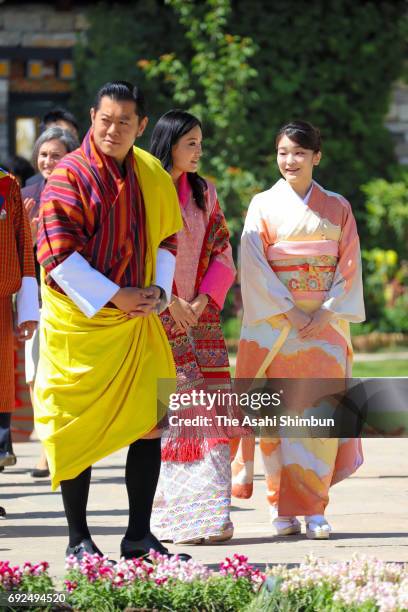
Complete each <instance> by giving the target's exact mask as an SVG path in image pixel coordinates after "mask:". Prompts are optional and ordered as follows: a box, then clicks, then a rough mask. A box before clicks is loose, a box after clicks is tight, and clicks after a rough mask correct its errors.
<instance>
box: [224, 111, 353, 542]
mask: <svg viewBox="0 0 408 612" xmlns="http://www.w3.org/2000/svg"><path fill="white" fill-rule="evenodd" d="M276 148H277V163H278V166H279V170H280V172H281V174H282V176H283V178H281V179H280V180H279V181H278V182H277V183H275V185H273V187H272V188H271V189H269V190H268V191H265V192H263V193H260V194H258V195H256V196H255V197H254V199H253V200H252V202H251V204H250V206H249V209H248V214H247V217H246V221H245V227H244V231H243V234H242V242H241V260H242V270H241V287H242V297H243V306H244V317H243V326H242V331H241V338H240V343H239V348H238V356H237V369H236V376H237V377H240V378H248V379H254V378H257V377H265V378H316V379H317V378H345V377H347V376H351V362H352V347H351V341H350V331H349V323H350V322H360V321H363V320H364V317H365V314H364V302H363V287H362V278H361V258H360V247H359V238H358V234H357V228H356V223H355V220H354V216H353V213H352V209H351V206H350V204H349V203H348V201H347V200H346V199H345V198H344V197H342V196H341V195H339V194H337V193H333V192H331V191H327V190H326V189H324V188H323V187H321V186H320V185H319V184H318V183H316V182H315V181H314V180H313V179H312V173H313V169H314V167H315V166H317V165H318V164H319V162H320V159H321V143H320V134H319V131H318V130H317V129H316V128H315V127H313V126H312V125H311V124H309V123H307V122H303V121H296V122H293V123H289V124H287V125H285V126H284V127H282V129H281V130H280V131H279V133H278V135H277V138H276ZM254 450H255V441H254V439H253V438H252V439H251V438H243V439H242V440H241V442H240V443H239V446H238V450H237V452H236V455H235V459H234V461H233V464H232V474H233V487H232V493H233V495H234V496H236V497H241V498H248V497H250V495H251V494H252V481H253V459H254ZM260 450H261V454H262V459H263V465H264V470H265V475H266V483H267V499H268V502H269V504H270V509H271V517H272V522H273V525H274V528H275V530H276V533H277V534H278V535H291V534H296V533H300V531H301V524H300V522H299V520H298V519H297V516H299V515H303V516H304V517H305V523H306V535H307V536H308V537H309V538H319V539H326V538H328V537H329V534H330V531H331V527H330V525H329V523H328V522H327V520H326V518H325V516H324V515H325V509H326V506H327V504H328V501H329V487H330V486H331V485H332V484H334V483H336V482H339V481H340V480H342V479H344V478H346V477H347V476H348V475H350V474H351V473H353V472H354V471H355V470H356V469H357V468H358V467H359V466H360V465H361V463H362V452H361V443H360V440H359V439H340V440H339V439H334V438H331V439H322V438H308V439H300V438H273V439H271V438H270V439H265V438H264V439H262V438H261V440H260Z"/></svg>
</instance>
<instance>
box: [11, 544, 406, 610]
mask: <svg viewBox="0 0 408 612" xmlns="http://www.w3.org/2000/svg"><path fill="white" fill-rule="evenodd" d="M152 558H153V562H152V563H151V564H149V563H146V562H145V561H142V560H138V559H134V560H132V561H125V560H123V559H122V560H121V561H120V562H119V563H117V564H116V565H112V564H111V563H109V561H108V559H107V558H106V557H99V556H98V555H92V556H91V555H87V556H86V557H85V559H84V560H83V561H82V562H81V563H78V562H76V560H75V559H73V558H71V559H69V560H68V562H67V574H66V576H65V580H64V589H65V590H64V592H65V594H66V598H67V605H66V606H65V607H62V606H61V607H59V608H58V607H56V606H55V605H54V606H51V605H50V606H49V607H48V608H47V607H44V606H43V607H41V608H40V607H35V605H33V606H32V607H31V608H29V609H30V610H38V611H40V610H41V611H42V612H45V611H46V610H56V609H65V610H77V611H87V612H116V611H119V610H120V611H123V610H127V611H128V612H131V611H134V612H136V610H137V611H142V610H144V611H146V612H147V611H153V610H157V611H158V610H168V611H171V610H174V611H180V612H194V611H195V612H206V611H208V612H235V611H237V612H238V611H242V612H243V611H245V612H275V611H279V612H329V611H330V612H345V611H349V610H350V611H353V612H397V611H398V612H399V611H403V610H408V567H407V566H406V565H403V564H397V563H384V562H382V561H378V560H376V559H373V558H367V557H353V559H352V560H351V561H350V562H332V563H330V562H328V561H322V560H317V559H314V558H313V557H308V558H307V559H306V560H305V562H304V563H302V564H301V565H300V566H299V567H296V568H293V569H288V568H287V567H286V566H277V567H273V568H272V569H270V570H268V572H267V574H264V573H262V572H261V571H259V570H257V569H255V568H254V567H253V566H251V565H249V564H248V561H247V558H246V557H245V556H243V555H234V556H233V557H232V558H226V559H225V561H223V562H222V563H221V564H220V567H219V570H218V572H214V571H212V570H210V569H208V568H207V567H205V566H203V565H201V564H199V563H196V562H195V561H193V560H190V561H187V562H183V561H180V560H179V559H178V558H177V557H173V558H171V559H168V558H167V557H164V556H161V555H159V554H157V553H153V554H152ZM2 591H6V592H7V593H8V594H10V593H11V594H13V593H14V592H15V593H18V592H21V591H25V592H32V593H35V594H39V593H48V594H49V593H53V592H55V591H56V589H55V585H53V582H52V580H51V578H50V576H49V575H48V564H47V563H45V562H43V563H38V564H36V565H32V564H30V563H25V564H24V565H23V566H10V564H9V563H8V562H0V593H1V592H2ZM1 609H3V608H1ZM10 609H11V608H10ZM19 609H21V608H19ZM25 609H26V610H27V608H25Z"/></svg>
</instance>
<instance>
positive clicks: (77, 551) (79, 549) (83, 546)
mask: <svg viewBox="0 0 408 612" xmlns="http://www.w3.org/2000/svg"><path fill="white" fill-rule="evenodd" d="M84 553H88V554H90V555H95V554H97V555H100V556H101V557H102V555H103V553H102V552H101V551H100V550H99V548H98V547H97V545H96V544H95V542H94V541H93V540H91V538H86V539H85V540H82V542H80V543H79V544H77V545H76V546H67V550H66V551H65V556H66V557H69V556H70V555H74V557H76V559H77V560H78V561H82V559H83V556H84Z"/></svg>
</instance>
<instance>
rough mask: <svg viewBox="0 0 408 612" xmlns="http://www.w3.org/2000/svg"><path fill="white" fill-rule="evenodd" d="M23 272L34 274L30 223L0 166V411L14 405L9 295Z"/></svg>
mask: <svg viewBox="0 0 408 612" xmlns="http://www.w3.org/2000/svg"><path fill="white" fill-rule="evenodd" d="M24 276H32V277H35V268H34V257H33V244H32V240H31V230H30V225H29V222H28V217H27V214H26V212H25V209H24V206H23V203H22V201H21V194H20V187H19V185H18V183H17V180H16V179H15V178H14V177H13V176H11V175H10V174H8V173H7V172H5V171H4V170H2V169H0V364H1V368H0V412H12V411H13V410H14V405H15V397H14V335H13V312H12V304H11V298H12V295H13V293H16V292H17V291H18V290H19V289H20V287H21V282H22V279H23V277H24Z"/></svg>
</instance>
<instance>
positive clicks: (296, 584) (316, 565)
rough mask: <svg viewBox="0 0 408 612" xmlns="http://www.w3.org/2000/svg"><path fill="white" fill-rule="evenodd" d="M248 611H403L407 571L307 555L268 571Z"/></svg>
mask: <svg viewBox="0 0 408 612" xmlns="http://www.w3.org/2000/svg"><path fill="white" fill-rule="evenodd" d="M248 610H249V611H251V612H255V610H256V612H267V611H268V612H269V611H270V612H271V611H272V610H279V611H280V612H297V611H299V612H300V611H302V612H329V611H330V612H343V611H346V610H347V611H349V610H350V611H353V612H398V611H403V610H408V567H407V566H406V565H405V564H399V563H385V562H383V561H379V560H377V559H375V558H369V557H362V556H360V557H359V556H354V557H353V558H352V559H351V561H349V562H346V561H342V562H329V561H324V560H318V559H315V558H314V557H307V558H306V560H305V562H304V563H302V564H301V565H300V566H299V567H296V568H294V569H287V568H286V567H285V566H278V567H274V568H273V569H271V570H269V572H268V578H267V580H266V582H265V589H264V590H263V592H262V593H260V594H259V596H258V597H257V598H256V600H254V601H253V603H252V605H251V606H249V608H248Z"/></svg>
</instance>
